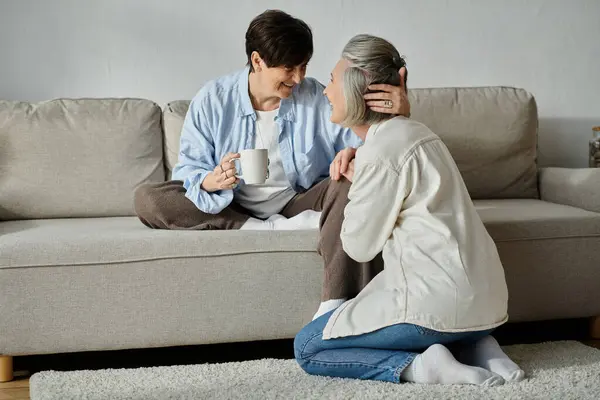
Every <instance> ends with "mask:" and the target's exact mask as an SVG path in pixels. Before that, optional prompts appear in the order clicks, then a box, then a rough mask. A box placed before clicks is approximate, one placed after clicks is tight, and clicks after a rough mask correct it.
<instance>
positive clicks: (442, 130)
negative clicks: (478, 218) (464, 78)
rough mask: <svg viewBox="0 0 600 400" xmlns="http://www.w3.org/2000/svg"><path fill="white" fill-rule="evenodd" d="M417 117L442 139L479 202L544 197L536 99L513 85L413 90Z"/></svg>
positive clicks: (413, 108)
mask: <svg viewBox="0 0 600 400" xmlns="http://www.w3.org/2000/svg"><path fill="white" fill-rule="evenodd" d="M409 99H410V103H411V113H412V118H414V119H416V120H417V121H420V122H422V123H424V124H425V125H427V126H428V127H429V128H430V129H431V130H432V131H433V132H435V133H436V134H437V135H438V136H440V137H441V138H442V140H443V141H444V143H445V144H446V146H447V147H448V149H449V150H450V153H451V154H452V157H453V158H454V160H455V161H456V164H457V165H458V168H459V170H460V172H461V174H462V177H463V179H464V181H465V183H466V185H467V188H468V189H469V193H470V194H471V197H472V198H474V199H503V198H538V197H539V194H538V187H537V129H538V116H537V106H536V103H535V99H534V98H533V96H532V95H531V94H529V93H528V92H526V91H525V90H522V89H515V88H508V87H481V88H436V89H414V90H411V91H410V96H409Z"/></svg>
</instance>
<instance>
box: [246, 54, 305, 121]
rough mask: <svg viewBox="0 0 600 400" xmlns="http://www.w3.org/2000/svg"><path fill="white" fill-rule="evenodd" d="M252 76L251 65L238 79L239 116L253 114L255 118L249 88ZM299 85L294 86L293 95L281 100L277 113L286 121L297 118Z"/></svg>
mask: <svg viewBox="0 0 600 400" xmlns="http://www.w3.org/2000/svg"><path fill="white" fill-rule="evenodd" d="M249 76H250V67H249V66H246V68H244V71H243V72H242V74H241V76H240V78H239V80H238V89H239V96H238V109H239V116H240V117H247V116H248V115H253V116H254V118H256V113H255V112H254V107H252V101H251V100H250V92H249V90H248V88H249V81H248V78H249ZM298 86H299V85H296V87H294V91H293V92H292V95H291V96H290V97H289V98H287V99H281V102H280V104H279V112H278V113H277V116H278V117H279V118H282V119H284V120H286V121H291V122H294V121H295V120H296V114H295V112H294V108H295V107H294V105H295V99H294V97H295V94H296V93H295V92H296V91H297V90H298V89H297V88H298Z"/></svg>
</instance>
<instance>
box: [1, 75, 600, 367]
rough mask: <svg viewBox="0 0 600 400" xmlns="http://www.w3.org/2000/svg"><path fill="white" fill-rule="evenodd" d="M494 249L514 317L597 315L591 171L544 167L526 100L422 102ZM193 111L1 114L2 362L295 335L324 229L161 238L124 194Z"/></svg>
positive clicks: (169, 146)
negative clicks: (33, 356) (539, 162)
mask: <svg viewBox="0 0 600 400" xmlns="http://www.w3.org/2000/svg"><path fill="white" fill-rule="evenodd" d="M410 98H411V102H412V112H413V118H415V119H416V120H419V121H422V122H424V123H425V124H427V125H428V126H429V127H430V128H431V129H432V130H433V131H434V132H436V133H437V134H439V135H440V136H441V137H442V138H443V140H444V141H445V142H446V144H447V146H448V147H449V149H450V151H451V152H452V154H453V156H454V157H455V159H456V162H457V163H458V165H459V168H460V170H461V172H462V174H463V177H464V179H465V181H466V184H467V187H468V188H469V191H470V193H471V195H472V197H473V199H474V202H475V204H476V206H477V209H478V210H479V212H480V215H481V218H482V219H483V221H484V222H485V225H486V227H487V228H488V229H489V231H490V233H491V235H492V237H493V238H494V239H495V241H496V243H497V245H498V249H499V252H500V255H501V257H502V261H503V263H504V266H505V270H506V276H507V280H508V286H509V291H510V303H509V314H510V320H511V321H533V320H548V319H558V318H569V317H591V316H597V315H600V290H598V284H599V283H600V169H598V170H595V169H580V170H571V169H562V168H545V169H544V168H542V169H539V168H538V167H537V165H536V145H537V124H538V121H537V111H536V104H535V101H534V98H533V97H532V96H531V95H530V94H528V93H527V92H525V91H524V90H520V89H513V88H500V87H489V88H461V89H456V88H448V89H416V90H412V91H411V93H410ZM188 104H189V102H184V101H175V102H173V103H170V104H168V105H167V106H166V107H165V110H164V112H163V111H161V109H160V107H159V106H158V105H156V104H155V103H153V102H151V101H148V100H142V99H79V100H69V99H62V100H54V101H48V102H42V103H37V104H29V103H23V102H10V101H1V102H0V221H1V222H0V354H4V355H5V356H4V357H3V358H2V359H1V360H2V362H3V363H4V365H5V367H4V370H6V369H7V368H9V367H7V365H9V364H8V361H10V356H17V355H26V354H43V353H62V352H77V351H90V350H113V349H128V348H146V347H159V346H177V345H191V344H203V343H217V342H235V341H251V340H264V339H278V338H292V337H293V336H294V335H295V333H296V332H297V331H298V330H299V329H300V328H301V327H302V326H303V325H304V324H305V323H306V322H308V321H309V320H310V318H311V316H312V314H313V312H314V311H315V310H316V307H317V305H318V303H319V294H320V286H321V279H322V263H321V260H320V258H319V256H318V255H317V253H316V252H315V249H316V244H317V236H318V232H316V231H298V232H239V231H227V232H225V231H217V232H215V231H212V232H198V231H163V230H151V229H148V228H146V227H145V226H143V225H142V224H141V223H140V222H139V221H138V220H137V218H136V217H135V216H134V214H133V209H132V194H133V191H134V188H135V187H136V186H137V185H139V184H141V183H144V182H156V181H162V180H164V179H165V176H168V173H169V172H168V171H169V169H170V168H172V166H173V164H174V163H175V162H176V159H177V153H178V140H179V133H180V130H181V125H182V122H183V118H184V115H185V112H186V110H187V107H188Z"/></svg>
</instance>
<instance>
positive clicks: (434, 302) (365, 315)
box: [323, 117, 508, 339]
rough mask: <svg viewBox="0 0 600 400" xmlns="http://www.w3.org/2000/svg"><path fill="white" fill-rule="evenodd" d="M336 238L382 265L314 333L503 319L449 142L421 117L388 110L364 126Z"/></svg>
mask: <svg viewBox="0 0 600 400" xmlns="http://www.w3.org/2000/svg"><path fill="white" fill-rule="evenodd" d="M354 169H355V172H354V179H353V183H352V186H351V188H350V193H349V196H348V197H349V199H350V202H349V204H348V205H347V206H346V210H345V219H344V223H343V225H342V232H341V240H342V243H343V246H344V250H345V251H346V253H348V255H349V256H350V257H352V258H353V259H354V260H356V261H359V262H365V261H370V260H372V259H373V258H374V257H375V256H376V255H377V254H378V253H379V252H381V251H383V260H384V270H383V272H381V273H380V274H378V275H377V276H376V277H375V278H374V279H373V280H372V281H371V282H370V283H369V284H368V285H367V286H366V287H365V288H364V289H363V290H362V291H361V292H360V293H359V294H358V296H357V297H356V298H354V299H352V300H349V301H347V302H345V303H344V304H343V305H342V306H340V307H339V308H338V309H337V310H336V311H335V312H334V313H333V315H332V316H331V318H330V319H329V322H328V323H327V326H326V327H325V330H324V332H323V338H324V339H331V338H337V337H345V336H351V335H359V334H362V333H367V332H372V331H374V330H377V329H380V328H383V327H386V326H390V325H394V324H398V323H411V324H415V325H420V326H422V327H425V328H430V329H434V330H437V331H442V332H462V331H475V330H484V329H489V328H493V327H496V326H498V325H501V324H502V323H504V322H506V320H507V319H508V315H507V303H508V290H507V288H506V281H505V277H504V269H503V267H502V264H501V262H500V258H499V256H498V252H497V250H496V245H495V244H494V242H493V240H492V238H491V237H490V235H489V234H488V232H487V230H486V229H485V227H484V225H483V223H482V222H481V219H480V218H479V215H478V214H477V211H476V210H475V207H474V205H473V202H472V201H471V198H470V196H469V193H468V192H467V188H466V186H465V183H464V182H463V180H462V177H461V175H460V172H459V171H458V167H457V166H456V163H455V162H454V160H453V158H452V156H451V155H450V152H449V151H448V149H447V148H446V146H445V145H444V143H443V142H442V141H441V140H440V138H439V137H438V136H437V135H435V134H434V133H433V132H431V131H430V130H429V129H428V128H427V127H426V126H425V125H423V124H421V123H419V122H416V121H412V120H409V119H406V118H404V117H396V118H393V119H391V120H388V121H386V122H384V123H381V124H378V125H373V126H371V128H370V129H369V132H368V134H367V138H366V140H365V144H364V145H363V146H361V147H360V148H359V150H358V151H357V153H356V159H355V166H354Z"/></svg>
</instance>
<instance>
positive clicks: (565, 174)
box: [539, 167, 600, 213]
mask: <svg viewBox="0 0 600 400" xmlns="http://www.w3.org/2000/svg"><path fill="white" fill-rule="evenodd" d="M539 188H540V197H541V199H542V200H544V201H549V202H551V203H558V204H564V205H567V206H573V207H577V208H583V209H585V210H588V211H594V212H597V213H600V168H554V167H553V168H540V175H539Z"/></svg>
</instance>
